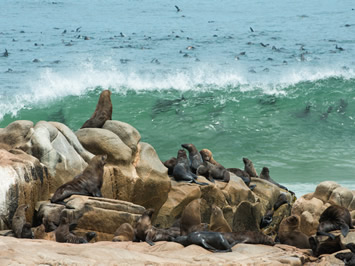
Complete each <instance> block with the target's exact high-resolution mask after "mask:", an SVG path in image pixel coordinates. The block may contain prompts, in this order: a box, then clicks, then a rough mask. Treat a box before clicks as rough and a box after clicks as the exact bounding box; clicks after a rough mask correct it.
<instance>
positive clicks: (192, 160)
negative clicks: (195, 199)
mask: <svg viewBox="0 0 355 266" xmlns="http://www.w3.org/2000/svg"><path fill="white" fill-rule="evenodd" d="M181 147H183V148H185V149H187V150H188V151H189V166H190V169H191V171H192V172H193V173H194V174H196V171H197V168H198V167H199V166H200V165H202V163H203V160H202V157H201V154H200V153H199V152H198V150H197V149H196V147H195V145H193V144H191V143H190V144H181Z"/></svg>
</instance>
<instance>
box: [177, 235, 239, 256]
mask: <svg viewBox="0 0 355 266" xmlns="http://www.w3.org/2000/svg"><path fill="white" fill-rule="evenodd" d="M174 241H175V242H177V243H180V244H182V245H183V246H184V247H186V246H189V245H193V244H194V245H199V246H201V247H203V248H205V249H207V250H210V251H213V252H231V251H232V249H231V248H232V247H233V244H232V245H230V244H229V243H228V241H227V240H226V239H225V238H224V236H223V235H222V233H219V232H204V231H202V232H192V233H190V234H188V235H187V236H178V237H177V238H175V240H174Z"/></svg>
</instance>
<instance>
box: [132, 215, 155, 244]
mask: <svg viewBox="0 0 355 266" xmlns="http://www.w3.org/2000/svg"><path fill="white" fill-rule="evenodd" d="M153 213H154V209H151V208H149V209H146V210H145V211H144V213H143V214H142V216H141V217H140V218H139V219H138V221H137V224H136V226H135V228H134V233H135V240H136V241H138V242H139V241H145V239H146V236H147V230H148V229H150V228H151V227H152V222H151V219H152V215H153Z"/></svg>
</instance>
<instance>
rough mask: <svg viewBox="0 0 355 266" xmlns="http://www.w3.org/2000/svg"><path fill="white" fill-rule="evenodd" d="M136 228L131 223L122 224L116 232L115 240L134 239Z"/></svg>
mask: <svg viewBox="0 0 355 266" xmlns="http://www.w3.org/2000/svg"><path fill="white" fill-rule="evenodd" d="M133 240H134V229H133V227H132V225H131V224H129V223H123V224H121V225H120V226H119V227H118V228H117V230H116V231H115V233H114V237H113V239H112V241H113V242H123V241H133Z"/></svg>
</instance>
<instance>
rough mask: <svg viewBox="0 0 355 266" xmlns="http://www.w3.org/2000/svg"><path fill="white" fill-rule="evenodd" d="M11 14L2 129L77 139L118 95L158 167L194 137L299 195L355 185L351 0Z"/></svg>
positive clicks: (75, 6) (13, 10)
mask: <svg viewBox="0 0 355 266" xmlns="http://www.w3.org/2000/svg"><path fill="white" fill-rule="evenodd" d="M175 5H177V6H179V8H180V9H181V11H180V12H177V10H176V8H175V7H174V6H175ZM1 7H2V8H1V9H0V118H1V122H0V126H1V127H5V126H6V125H8V124H9V123H10V122H12V121H14V120H18V119H27V120H31V121H34V122H37V121H40V120H48V121H59V122H62V123H65V124H66V125H68V126H69V127H70V128H71V129H72V130H77V129H78V128H80V126H81V125H82V124H83V123H84V122H85V121H86V119H87V118H88V117H90V116H91V114H92V112H93V111H94V109H95V106H96V103H97V100H98V96H99V94H100V92H101V91H102V90H103V89H110V90H111V91H112V92H113V94H112V102H113V108H114V111H113V119H116V120H121V121H125V122H127V123H130V124H131V125H133V126H134V127H136V128H137V129H138V130H139V131H140V133H141V135H142V140H143V141H146V142H149V143H150V144H152V145H153V146H154V148H155V149H156V150H157V152H158V155H159V157H160V158H161V159H162V160H166V159H168V158H170V157H172V156H176V153H177V150H178V149H179V148H180V144H182V143H187V142H190V143H194V144H195V145H196V146H197V148H198V149H203V148H208V149H210V150H212V151H213V153H214V156H215V158H216V160H218V161H219V162H220V163H222V164H224V165H225V166H226V167H242V166H243V163H242V157H248V158H249V159H251V160H252V161H253V162H254V164H255V166H256V168H257V170H258V171H260V170H261V168H262V167H263V166H268V167H269V168H270V174H271V176H272V177H273V178H274V179H275V180H277V181H278V182H280V183H282V184H284V185H286V186H288V187H289V188H290V189H291V190H294V191H295V192H296V193H297V194H298V195H302V194H304V193H307V192H310V191H313V190H314V188H315V186H316V184H318V183H319V182H321V181H323V180H334V181H337V182H339V183H340V184H343V185H345V186H347V187H349V188H351V189H355V178H354V176H355V166H354V162H355V153H354V146H355V142H354V123H355V121H354V118H355V102H354V101H355V90H354V89H355V72H354V66H355V59H354V55H355V52H354V51H355V50H354V44H355V37H354V36H355V11H354V10H353V8H355V4H353V2H352V1H341V2H339V1H311V3H309V1H297V2H294V3H290V1H287V2H285V1H272V2H270V1H264V0H262V1H252V2H250V1H218V2H212V1H211V2H206V1H194V2H192V3H191V2H190V1H177V2H171V1H137V0H136V1H132V0H131V1H104V2H102V1H90V2H87V1H82V0H79V1H40V0H38V1H29V0H24V1H13V0H11V1H10V0H3V1H2V4H1ZM5 49H7V51H8V56H1V55H6V54H5Z"/></svg>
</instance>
